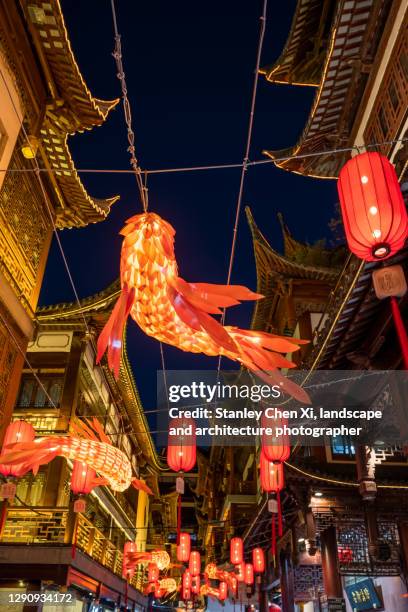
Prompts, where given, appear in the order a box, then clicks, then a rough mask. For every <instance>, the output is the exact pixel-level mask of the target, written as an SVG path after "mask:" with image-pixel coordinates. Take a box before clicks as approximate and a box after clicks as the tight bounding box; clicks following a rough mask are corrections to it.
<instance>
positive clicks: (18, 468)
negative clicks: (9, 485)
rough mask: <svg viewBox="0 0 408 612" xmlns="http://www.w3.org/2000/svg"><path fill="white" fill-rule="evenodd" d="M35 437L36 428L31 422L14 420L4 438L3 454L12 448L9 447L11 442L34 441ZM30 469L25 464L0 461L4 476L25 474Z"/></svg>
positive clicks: (1, 472) (0, 469)
mask: <svg viewBox="0 0 408 612" xmlns="http://www.w3.org/2000/svg"><path fill="white" fill-rule="evenodd" d="M34 438H35V430H34V427H33V426H32V425H31V423H27V421H13V422H12V423H10V425H8V426H7V429H6V434H5V436H4V440H3V446H2V450H1V454H0V456H1V455H6V454H7V453H9V452H10V451H12V449H7V446H8V445H9V444H15V443H16V442H19V443H24V442H33V441H34ZM27 471H28V470H27V469H25V468H24V464H22V463H21V464H17V465H8V464H7V463H0V474H3V476H6V477H7V476H23V474H25V473H26V472H27Z"/></svg>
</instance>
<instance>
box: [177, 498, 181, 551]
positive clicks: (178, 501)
mask: <svg viewBox="0 0 408 612" xmlns="http://www.w3.org/2000/svg"><path fill="white" fill-rule="evenodd" d="M180 531H181V495H180V493H179V496H178V498H177V546H178V545H179V544H180Z"/></svg>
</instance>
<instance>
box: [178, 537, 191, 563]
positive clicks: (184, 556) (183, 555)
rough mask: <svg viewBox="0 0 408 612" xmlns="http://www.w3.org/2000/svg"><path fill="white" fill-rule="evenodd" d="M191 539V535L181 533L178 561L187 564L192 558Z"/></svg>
mask: <svg viewBox="0 0 408 612" xmlns="http://www.w3.org/2000/svg"><path fill="white" fill-rule="evenodd" d="M190 550H191V537H190V534H189V533H180V539H179V544H178V546H177V559H178V560H179V561H183V562H186V561H188V560H189V558H190Z"/></svg>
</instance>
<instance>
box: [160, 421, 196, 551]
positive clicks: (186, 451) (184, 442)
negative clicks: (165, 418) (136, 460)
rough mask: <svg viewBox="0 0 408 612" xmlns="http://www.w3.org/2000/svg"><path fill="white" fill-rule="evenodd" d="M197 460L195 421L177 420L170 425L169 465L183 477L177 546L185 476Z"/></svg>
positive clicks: (179, 486)
mask: <svg viewBox="0 0 408 612" xmlns="http://www.w3.org/2000/svg"><path fill="white" fill-rule="evenodd" d="M196 460H197V440H196V425H195V421H194V419H187V418H175V419H172V420H171V421H170V423H169V432H168V438H167V465H168V466H169V468H170V469H171V470H173V471H174V472H178V473H180V474H181V476H180V477H179V478H178V479H177V483H176V490H177V492H178V497H177V545H178V544H179V542H180V531H181V495H182V494H183V493H184V479H183V476H182V475H183V474H184V473H185V472H189V471H190V470H192V469H193V467H194V466H195V464H196Z"/></svg>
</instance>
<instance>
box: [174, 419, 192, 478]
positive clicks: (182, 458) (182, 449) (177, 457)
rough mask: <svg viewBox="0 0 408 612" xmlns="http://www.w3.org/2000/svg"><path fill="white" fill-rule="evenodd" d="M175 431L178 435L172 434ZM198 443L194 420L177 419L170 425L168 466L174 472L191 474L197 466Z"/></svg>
mask: <svg viewBox="0 0 408 612" xmlns="http://www.w3.org/2000/svg"><path fill="white" fill-rule="evenodd" d="M171 430H175V432H176V433H171ZM196 456H197V441H196V426H195V421H194V419H186V418H176V419H172V420H171V421H170V423H169V435H168V443H167V464H168V466H169V468H170V469H171V470H173V471H174V472H189V471H190V470H192V469H193V467H194V466H195V464H196Z"/></svg>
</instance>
